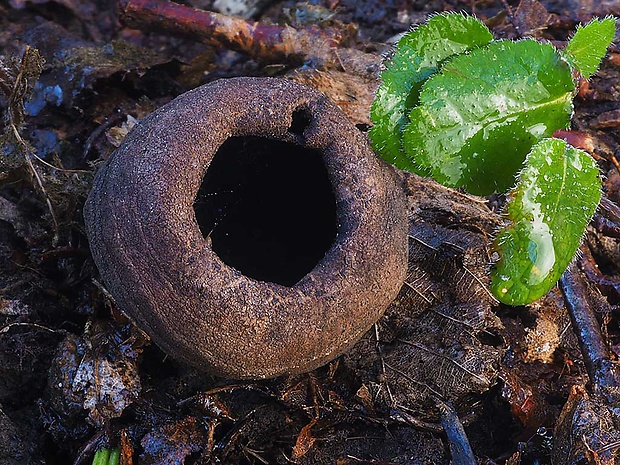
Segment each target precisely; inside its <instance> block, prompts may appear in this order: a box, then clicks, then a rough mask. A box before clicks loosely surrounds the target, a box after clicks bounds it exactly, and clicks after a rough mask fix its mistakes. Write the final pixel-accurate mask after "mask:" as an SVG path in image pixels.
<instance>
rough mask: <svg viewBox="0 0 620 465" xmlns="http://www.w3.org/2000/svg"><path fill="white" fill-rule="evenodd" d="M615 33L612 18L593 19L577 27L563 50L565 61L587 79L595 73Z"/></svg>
mask: <svg viewBox="0 0 620 465" xmlns="http://www.w3.org/2000/svg"><path fill="white" fill-rule="evenodd" d="M615 33H616V20H615V19H614V18H612V17H607V18H605V19H593V20H592V21H591V22H589V23H588V24H586V25H585V26H577V32H575V35H574V36H573V38H572V39H571V40H570V41H569V42H568V45H567V46H566V48H565V49H564V54H565V56H566V59H567V60H568V61H569V62H570V64H571V65H572V66H574V67H575V68H577V71H579V72H580V73H581V75H582V76H583V77H584V78H586V79H588V78H589V77H590V76H591V75H592V74H594V73H596V70H597V69H598V67H599V65H600V64H601V60H602V59H603V57H604V56H605V53H606V52H607V47H609V46H610V45H611V41H612V40H613V39H614V35H615Z"/></svg>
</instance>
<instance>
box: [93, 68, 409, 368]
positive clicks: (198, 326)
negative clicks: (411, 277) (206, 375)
mask: <svg viewBox="0 0 620 465" xmlns="http://www.w3.org/2000/svg"><path fill="white" fill-rule="evenodd" d="M203 178H204V180H203ZM201 185H202V187H201ZM84 216H85V220H86V229H87V233H88V237H89V240H90V244H91V248H92V253H93V257H94V259H95V262H96V264H97V266H98V268H99V271H100V272H101V275H102V277H103V279H104V281H105V283H106V285H107V287H108V289H109V291H110V292H111V293H112V295H113V296H114V298H115V299H116V302H117V305H118V306H119V307H120V308H121V309H122V310H124V311H125V312H126V313H128V314H129V315H130V316H131V317H132V318H133V319H135V321H136V323H137V324H138V325H139V326H140V327H141V328H142V329H144V330H145V331H146V332H147V333H148V334H149V335H150V336H151V337H152V338H153V340H154V341H155V343H157V344H158V345H159V346H160V347H161V348H162V349H163V350H164V351H165V352H167V353H169V354H171V355H172V356H174V357H176V358H178V359H180V360H183V361H185V362H187V363H189V364H192V365H194V366H197V367H200V368H202V369H205V370H207V371H209V372H212V373H213V374H217V375H220V376H227V377H232V378H269V377H274V376H278V375H281V374H286V373H290V374H295V373H301V372H304V371H309V370H311V369H314V368H316V367H319V366H321V365H323V364H325V363H327V362H328V361H330V360H332V359H333V358H335V357H336V356H338V355H340V354H341V353H343V352H344V351H345V350H346V349H347V348H349V347H350V346H351V345H353V343H355V342H356V341H357V340H358V339H359V338H360V337H361V336H362V335H363V334H364V332H366V331H367V330H368V329H369V328H370V327H371V326H372V324H373V323H374V322H375V321H376V320H377V319H378V318H379V317H380V316H381V314H382V313H383V311H384V310H385V308H386V307H387V305H388V304H389V303H390V302H391V300H392V299H393V298H394V297H395V296H396V294H397V293H398V290H399V288H400V287H401V285H402V283H403V280H404V277H405V271H406V266H407V220H406V206H405V196H404V193H403V191H402V187H401V185H400V182H399V180H398V178H397V176H396V175H395V173H394V172H393V170H392V169H391V168H390V167H388V166H387V165H386V164H385V163H383V162H382V161H381V160H379V159H378V158H377V157H376V156H375V155H374V154H373V153H372V151H371V150H370V148H369V146H368V144H367V142H366V140H365V138H364V136H363V135H361V134H360V133H359V131H358V130H357V129H356V128H355V126H353V124H352V123H350V122H349V121H348V120H347V119H346V117H345V116H344V115H343V114H342V112H341V111H340V110H339V109H338V108H337V107H336V106H335V105H334V104H332V103H331V102H329V101H328V100H327V99H326V97H325V96H323V95H322V94H321V93H319V92H317V91H315V90H313V89H310V88H308V87H305V86H301V85H299V84H296V83H294V82H291V81H287V80H283V79H274V78H235V79H229V80H220V81H217V82H214V83H212V84H209V85H206V86H203V87H200V88H197V89H195V90H192V91H190V92H187V93H186V94H183V95H181V96H180V97H178V98H177V99H175V100H173V101H172V102H170V103H169V104H167V105H165V106H163V107H162V108H160V109H159V110H157V111H156V112H154V113H153V114H151V115H150V116H148V117H147V118H145V119H144V120H143V121H142V122H141V123H140V124H139V125H138V126H137V127H136V128H135V129H134V130H133V131H131V133H130V134H129V135H128V136H127V137H126V139H125V141H124V143H123V144H122V146H121V147H120V148H119V149H118V150H117V151H116V152H115V153H114V154H112V156H111V157H110V159H109V160H108V161H107V163H106V164H105V165H104V166H103V167H102V168H101V170H100V171H99V173H98V174H97V177H96V179H95V182H94V186H93V189H92V191H91V193H90V195H89V197H88V200H87V202H86V205H85V207H84ZM201 229H202V230H201ZM239 251H241V252H239Z"/></svg>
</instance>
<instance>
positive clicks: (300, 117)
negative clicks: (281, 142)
mask: <svg viewBox="0 0 620 465" xmlns="http://www.w3.org/2000/svg"><path fill="white" fill-rule="evenodd" d="M309 125H310V115H308V113H307V112H306V110H304V109H303V108H298V109H297V110H295V111H294V112H293V116H292V118H291V126H290V127H289V128H288V132H290V133H291V134H296V135H298V136H303V134H304V131H305V130H306V128H307V127H308V126H309Z"/></svg>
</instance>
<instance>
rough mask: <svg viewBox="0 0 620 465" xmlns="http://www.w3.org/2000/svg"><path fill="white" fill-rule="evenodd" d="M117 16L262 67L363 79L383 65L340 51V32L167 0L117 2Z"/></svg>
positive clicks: (374, 58)
mask: <svg viewBox="0 0 620 465" xmlns="http://www.w3.org/2000/svg"><path fill="white" fill-rule="evenodd" d="M119 10H120V18H121V21H122V22H123V23H124V24H126V25H128V26H130V27H133V28H138V29H143V30H148V31H152V30H162V31H166V32H168V33H172V34H177V35H185V36H189V37H191V38H193V39H195V40H199V41H201V42H204V43H206V44H209V45H213V46H217V47H225V48H229V49H231V50H235V51H238V52H243V53H247V54H248V55H250V56H252V57H253V58H256V59H258V60H260V61H264V62H280V63H282V62H286V63H291V64H294V65H300V64H302V63H305V62H308V61H311V62H313V64H314V65H315V66H317V67H325V68H335V69H343V70H345V71H348V72H353V74H359V75H364V74H372V73H375V72H377V71H378V69H379V63H380V61H381V60H380V57H379V56H378V55H374V54H369V53H364V52H361V51H359V50H355V49H347V48H338V47H339V45H340V43H341V42H342V40H343V39H344V36H343V34H342V32H341V31H338V30H336V29H319V28H313V27H309V28H305V29H295V28H293V27H290V26H277V25H270V24H262V23H259V22H254V21H246V20H244V19H241V18H236V17H232V16H226V15H223V14H219V13H214V12H211V11H205V10H199V9H196V8H190V7H187V6H184V5H179V4H177V3H173V2H169V1H167V0H119Z"/></svg>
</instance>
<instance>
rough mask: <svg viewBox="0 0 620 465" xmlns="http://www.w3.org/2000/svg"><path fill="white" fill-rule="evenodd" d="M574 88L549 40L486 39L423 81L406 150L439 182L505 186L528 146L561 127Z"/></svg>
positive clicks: (481, 190) (483, 188)
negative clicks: (480, 44) (542, 42)
mask: <svg viewBox="0 0 620 465" xmlns="http://www.w3.org/2000/svg"><path fill="white" fill-rule="evenodd" d="M574 89H575V86H574V84H573V78H572V73H571V70H570V68H569V66H568V64H567V63H566V62H565V61H563V60H561V59H560V57H559V55H558V52H557V51H556V49H555V48H554V47H552V46H551V45H547V44H541V43H539V42H536V41H535V40H522V41H519V42H511V41H504V40H502V41H497V42H493V43H492V44H490V45H488V46H486V47H484V48H479V49H477V50H473V51H472V52H471V53H469V54H467V55H459V56H457V57H455V58H452V59H451V60H449V61H448V62H446V63H445V65H444V66H443V67H442V69H441V71H440V72H439V73H438V74H436V75H434V76H432V77H431V78H430V79H429V80H428V81H426V83H425V84H424V86H423V88H422V92H421V94H420V104H419V105H418V106H416V107H415V108H414V109H413V110H412V111H411V114H410V116H409V119H410V123H409V124H408V125H407V126H406V127H405V130H404V133H403V142H404V147H405V150H406V152H407V155H408V156H409V157H410V158H411V159H412V160H414V162H415V163H416V164H418V165H420V166H422V167H423V168H424V169H426V170H428V171H429V172H430V173H431V175H432V177H433V178H434V179H435V180H437V181H439V182H440V183H441V184H443V185H446V186H451V187H461V186H464V187H465V189H466V190H467V191H468V192H470V193H472V194H479V195H489V194H492V193H493V192H502V191H506V190H508V189H510V187H512V186H513V185H514V179H515V174H516V173H517V172H518V171H519V169H520V168H521V166H522V165H523V160H524V159H525V156H526V155H527V153H528V152H529V151H530V148H531V147H532V145H534V144H535V143H536V142H537V141H539V140H540V139H542V138H544V137H551V135H552V134H553V132H554V131H556V130H557V129H562V128H567V127H568V124H569V122H570V117H571V114H572V110H573V106H572V102H573V92H574Z"/></svg>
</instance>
